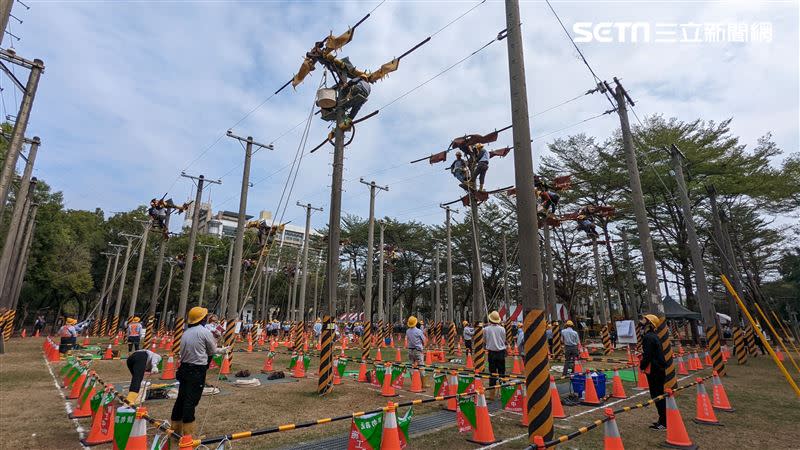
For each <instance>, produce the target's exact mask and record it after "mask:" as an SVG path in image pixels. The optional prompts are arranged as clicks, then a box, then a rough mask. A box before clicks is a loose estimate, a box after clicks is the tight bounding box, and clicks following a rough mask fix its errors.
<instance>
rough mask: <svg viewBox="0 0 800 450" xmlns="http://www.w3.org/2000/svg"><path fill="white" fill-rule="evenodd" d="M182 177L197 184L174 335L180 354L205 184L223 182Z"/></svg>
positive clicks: (184, 174)
mask: <svg viewBox="0 0 800 450" xmlns="http://www.w3.org/2000/svg"><path fill="white" fill-rule="evenodd" d="M181 176H182V177H184V178H188V179H190V180H192V181H193V182H197V188H196V190H195V197H194V204H193V205H192V226H191V228H190V229H189V244H188V246H187V248H186V253H185V256H186V259H185V263H184V264H185V265H184V267H183V280H182V281H181V294H180V297H179V298H178V315H177V316H176V317H175V330H174V332H173V334H172V337H173V341H172V353H174V354H176V355H177V354H180V351H181V339H182V338H183V328H184V320H185V319H184V317H186V305H187V304H188V303H189V284H190V283H191V281H192V266H193V265H194V247H195V243H196V242H197V229H198V228H199V227H200V210H201V209H202V207H201V206H202V205H201V202H202V200H203V187H204V186H205V183H213V184H222V181H220V180H217V181H214V180H206V177H205V176H203V175H200V176H199V177H195V176H192V175H187V174H186V172H181Z"/></svg>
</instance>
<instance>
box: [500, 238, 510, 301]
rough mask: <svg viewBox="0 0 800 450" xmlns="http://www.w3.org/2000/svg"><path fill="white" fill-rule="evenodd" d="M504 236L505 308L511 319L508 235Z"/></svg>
mask: <svg viewBox="0 0 800 450" xmlns="http://www.w3.org/2000/svg"><path fill="white" fill-rule="evenodd" d="M502 234H503V306H505V307H506V314H508V317H511V309H510V308H511V304H510V303H511V302H510V301H509V295H508V243H507V242H506V240H507V239H506V234H505V233H502Z"/></svg>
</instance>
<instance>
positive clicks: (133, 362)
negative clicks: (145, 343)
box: [126, 350, 161, 405]
mask: <svg viewBox="0 0 800 450" xmlns="http://www.w3.org/2000/svg"><path fill="white" fill-rule="evenodd" d="M126 362H127V364H128V371H130V373H131V385H130V387H129V388H128V397H127V400H128V403H130V404H132V405H137V404H139V403H141V402H142V401H144V399H143V398H139V391H140V390H141V387H142V380H143V379H144V375H145V373H146V372H150V373H151V374H155V373H158V363H159V362H161V356H160V355H159V354H158V353H153V352H151V351H150V350H137V351H135V352H133V353H131V354H130V355H128V360H127V361H126Z"/></svg>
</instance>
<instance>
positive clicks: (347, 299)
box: [344, 264, 353, 314]
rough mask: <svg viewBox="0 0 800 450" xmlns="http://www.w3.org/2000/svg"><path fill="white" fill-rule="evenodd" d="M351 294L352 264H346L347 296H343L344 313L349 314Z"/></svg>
mask: <svg viewBox="0 0 800 450" xmlns="http://www.w3.org/2000/svg"><path fill="white" fill-rule="evenodd" d="M352 295H353V266H352V265H351V264H348V265H347V297H345V303H344V313H345V314H350V297H351V296H352Z"/></svg>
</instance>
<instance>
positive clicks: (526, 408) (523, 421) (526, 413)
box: [519, 376, 561, 428]
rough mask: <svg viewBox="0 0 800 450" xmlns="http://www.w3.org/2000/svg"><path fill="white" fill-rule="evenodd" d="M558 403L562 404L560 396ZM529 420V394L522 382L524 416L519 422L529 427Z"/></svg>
mask: <svg viewBox="0 0 800 450" xmlns="http://www.w3.org/2000/svg"><path fill="white" fill-rule="evenodd" d="M550 378H551V379H552V378H553V377H552V376H551V377H550ZM558 404H559V405H560V404H561V399H560V398H559V399H558ZM553 417H555V416H553ZM528 422H529V419H528V400H527V395H526V390H525V384H524V383H523V384H522V417H521V418H520V420H519V424H520V425H522V426H523V427H525V428H528Z"/></svg>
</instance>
